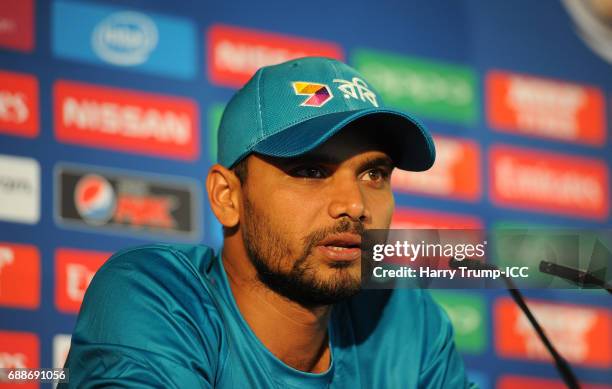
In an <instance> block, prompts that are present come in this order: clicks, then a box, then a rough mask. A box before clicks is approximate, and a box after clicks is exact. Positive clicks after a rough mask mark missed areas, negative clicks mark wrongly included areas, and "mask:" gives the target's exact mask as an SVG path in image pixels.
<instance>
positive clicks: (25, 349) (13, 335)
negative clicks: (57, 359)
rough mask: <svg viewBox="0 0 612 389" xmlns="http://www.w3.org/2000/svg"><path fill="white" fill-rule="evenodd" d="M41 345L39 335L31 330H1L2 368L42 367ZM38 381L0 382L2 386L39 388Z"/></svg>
mask: <svg viewBox="0 0 612 389" xmlns="http://www.w3.org/2000/svg"><path fill="white" fill-rule="evenodd" d="M39 350H40V345H39V341H38V337H37V336H36V335H35V334H32V333H29V332H12V331H0V368H4V369H18V368H21V369H24V368H28V369H34V368H38V367H40V351H39ZM38 387H39V385H38V383H37V382H27V383H23V384H19V385H16V384H14V383H10V384H9V383H6V382H0V389H2V388H6V389H9V388H20V389H32V388H38Z"/></svg>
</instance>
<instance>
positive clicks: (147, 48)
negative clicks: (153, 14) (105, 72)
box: [91, 11, 158, 66]
mask: <svg viewBox="0 0 612 389" xmlns="http://www.w3.org/2000/svg"><path fill="white" fill-rule="evenodd" d="M157 41H158V32H157V26H156V25H155V22H153V20H152V19H151V18H149V17H148V16H146V15H144V14H141V13H138V12H130V11H122V12H115V13H113V14H111V15H110V16H108V17H107V18H105V19H104V20H102V21H101V22H100V23H98V25H97V26H96V27H95V29H94V31H93V35H92V37H91V45H92V48H93V50H94V52H95V53H96V54H97V55H98V56H99V57H100V58H101V59H102V60H104V61H106V62H109V63H112V64H114V65H119V66H135V65H140V64H143V63H145V62H146V61H147V60H148V59H149V55H150V54H151V52H152V51H153V50H154V49H155V47H156V46H157Z"/></svg>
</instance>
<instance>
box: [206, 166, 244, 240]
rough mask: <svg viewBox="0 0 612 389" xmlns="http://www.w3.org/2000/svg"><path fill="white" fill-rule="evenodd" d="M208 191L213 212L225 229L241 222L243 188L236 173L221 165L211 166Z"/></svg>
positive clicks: (207, 185) (207, 183)
mask: <svg viewBox="0 0 612 389" xmlns="http://www.w3.org/2000/svg"><path fill="white" fill-rule="evenodd" d="M206 191H207V192H208V201H209V203H210V206H211V208H212V211H213V213H214V214H215V216H216V217H217V219H218V220H219V222H220V223H221V224H222V225H223V227H226V228H232V227H235V226H236V225H237V224H238V222H239V221H240V198H241V196H242V186H241V184H240V180H238V177H236V175H235V174H234V172H232V171H231V170H229V169H227V168H225V167H223V166H221V165H219V164H214V165H213V166H211V168H210V170H209V171H208V176H207V177H206Z"/></svg>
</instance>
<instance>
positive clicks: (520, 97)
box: [486, 72, 606, 146]
mask: <svg viewBox="0 0 612 389" xmlns="http://www.w3.org/2000/svg"><path fill="white" fill-rule="evenodd" d="M486 83H487V101H488V105H487V117H488V119H489V124H490V126H491V127H493V128H494V129H496V130H498V131H504V132H511V133H517V134H525V135H533V136H541V137H545V138H553V139H559V140H564V141H569V142H576V143H586V144H590V145H597V146H601V145H603V144H604V143H605V141H606V120H605V104H604V97H603V93H602V92H601V91H600V90H599V89H597V88H594V87H590V86H586V85H578V84H572V83H569V82H560V81H553V80H547V79H543V78H535V77H527V76H522V75H517V74H511V73H502V72H490V73H489V74H488V75H487V81H486Z"/></svg>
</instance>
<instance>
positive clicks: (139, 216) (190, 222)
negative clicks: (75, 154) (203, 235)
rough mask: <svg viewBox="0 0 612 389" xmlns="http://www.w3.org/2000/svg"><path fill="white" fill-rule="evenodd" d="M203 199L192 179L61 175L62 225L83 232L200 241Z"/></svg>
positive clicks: (64, 169)
mask: <svg viewBox="0 0 612 389" xmlns="http://www.w3.org/2000/svg"><path fill="white" fill-rule="evenodd" d="M199 197H200V196H199V192H198V189H197V186H196V184H195V183H194V182H192V181H190V180H186V179H176V178H172V179H170V180H166V179H159V178H157V177H155V178H147V177H145V176H143V175H142V174H141V173H138V172H127V173H123V172H121V173H118V174H117V173H115V172H107V171H106V170H99V169H94V168H91V169H90V168H81V167H73V166H60V167H59V168H58V169H57V171H56V219H57V220H58V222H59V223H60V224H63V225H67V226H73V227H77V228H95V229H105V230H109V229H113V230H118V231H120V232H122V233H155V234H164V235H183V236H188V237H189V236H193V237H195V235H197V233H198V228H199Z"/></svg>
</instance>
